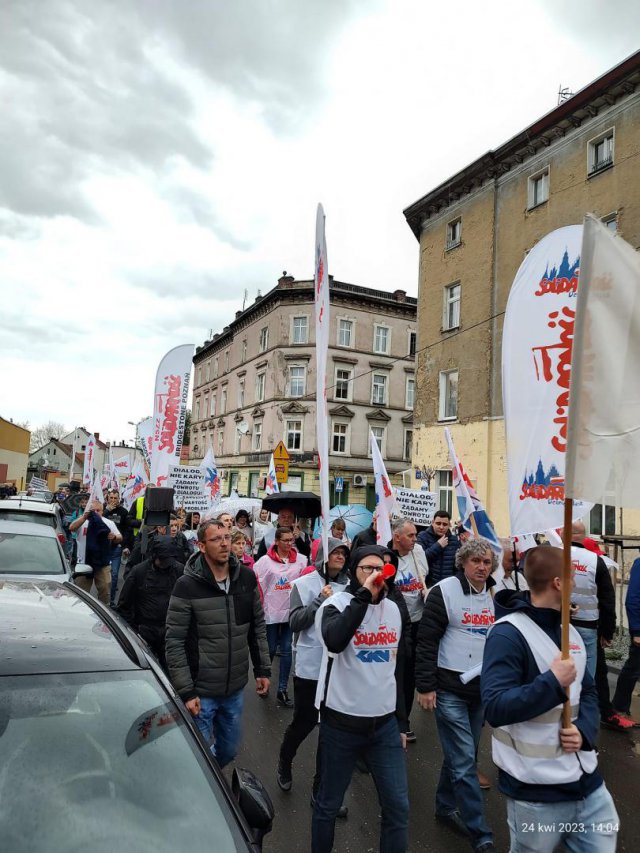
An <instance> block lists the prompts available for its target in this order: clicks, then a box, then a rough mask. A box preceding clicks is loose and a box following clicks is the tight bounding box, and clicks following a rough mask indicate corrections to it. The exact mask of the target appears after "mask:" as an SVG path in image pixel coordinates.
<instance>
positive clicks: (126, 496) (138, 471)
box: [122, 462, 149, 510]
mask: <svg viewBox="0 0 640 853" xmlns="http://www.w3.org/2000/svg"><path fill="white" fill-rule="evenodd" d="M148 482H149V478H148V477H147V472H146V471H145V469H144V465H142V464H141V463H140V462H138V464H137V465H135V466H134V469H133V471H132V473H131V476H130V477H129V479H128V480H127V484H126V486H125V487H124V492H123V493H122V503H123V505H124V507H125V509H127V510H129V509H131V506H132V505H133V502H134V501H135V500H136V499H137V498H141V497H142V496H143V495H144V493H145V492H146V490H147V483H148Z"/></svg>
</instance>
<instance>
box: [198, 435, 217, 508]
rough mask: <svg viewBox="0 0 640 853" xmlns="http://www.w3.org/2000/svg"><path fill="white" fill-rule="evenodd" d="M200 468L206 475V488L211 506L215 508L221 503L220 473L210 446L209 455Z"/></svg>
mask: <svg viewBox="0 0 640 853" xmlns="http://www.w3.org/2000/svg"><path fill="white" fill-rule="evenodd" d="M199 468H200V470H201V471H202V473H203V474H204V488H205V491H206V493H207V497H208V498H209V501H210V504H211V506H213V504H217V503H218V502H219V501H220V472H219V471H218V465H217V463H216V457H215V456H214V454H213V448H212V447H211V446H209V449H208V450H207V455H206V456H205V457H204V459H203V460H202V462H201V463H200V465H199Z"/></svg>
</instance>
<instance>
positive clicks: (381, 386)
mask: <svg viewBox="0 0 640 853" xmlns="http://www.w3.org/2000/svg"><path fill="white" fill-rule="evenodd" d="M371 405H372V406H386V405H387V375H386V374H385V373H374V374H373V376H372V377H371Z"/></svg>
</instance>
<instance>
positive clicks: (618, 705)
mask: <svg viewBox="0 0 640 853" xmlns="http://www.w3.org/2000/svg"><path fill="white" fill-rule="evenodd" d="M638 678H640V646H637V645H636V644H635V643H634V642H633V638H631V645H630V647H629V657H628V658H627V660H626V661H625V664H624V666H623V667H622V670H621V672H620V675H619V676H618V683H617V684H616V692H615V695H614V697H613V705H614V707H615V709H616V711H622V713H623V714H630V713H631V697H632V695H633V688H634V687H635V686H636V682H637V680H638Z"/></svg>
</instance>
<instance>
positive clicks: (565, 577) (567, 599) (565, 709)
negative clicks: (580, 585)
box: [560, 498, 573, 729]
mask: <svg viewBox="0 0 640 853" xmlns="http://www.w3.org/2000/svg"><path fill="white" fill-rule="evenodd" d="M572 524H573V499H572V498H565V499H564V530H563V533H562V542H563V565H562V609H561V625H562V634H561V646H560V650H561V652H562V658H563V660H567V658H568V657H569V622H570V618H571V526H572ZM570 725H571V702H570V701H569V688H567V699H566V700H565V703H564V705H563V706H562V727H563V728H564V729H566V728H568V727H569V726H570Z"/></svg>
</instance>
